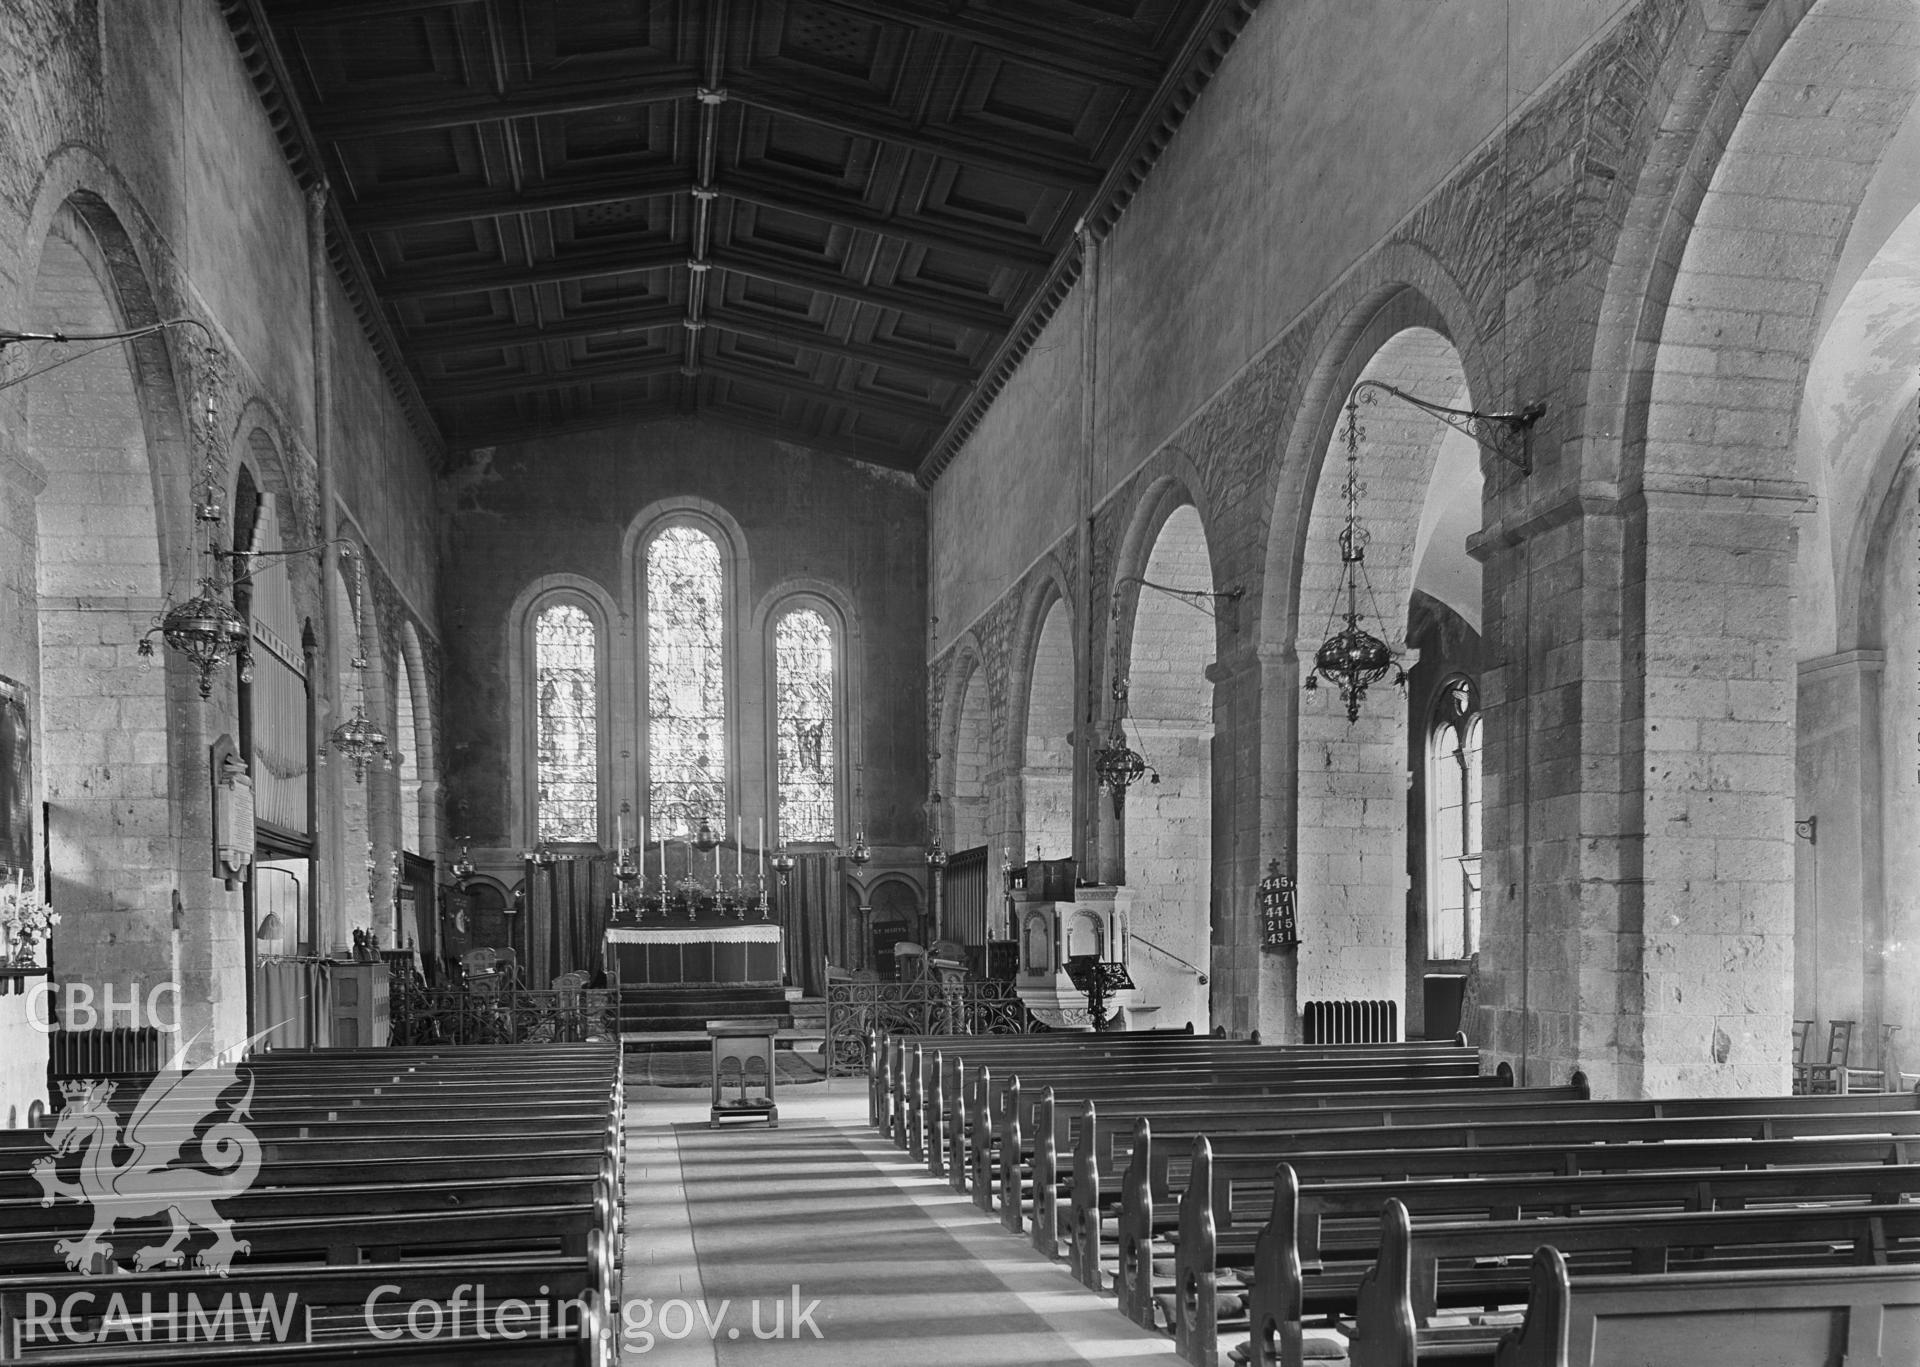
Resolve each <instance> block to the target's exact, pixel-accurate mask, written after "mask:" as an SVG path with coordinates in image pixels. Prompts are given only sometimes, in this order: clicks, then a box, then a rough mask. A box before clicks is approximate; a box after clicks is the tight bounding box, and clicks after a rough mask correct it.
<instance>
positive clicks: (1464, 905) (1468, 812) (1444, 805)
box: [1427, 675, 1481, 959]
mask: <svg viewBox="0 0 1920 1367" xmlns="http://www.w3.org/2000/svg"><path fill="white" fill-rule="evenodd" d="M1479 708H1480V699H1479V695H1478V693H1477V691H1476V690H1475V688H1474V686H1473V681H1472V680H1471V679H1469V678H1466V677H1465V676H1464V675H1462V676H1459V677H1456V678H1453V679H1450V680H1448V681H1447V683H1446V685H1445V686H1444V687H1442V689H1441V690H1440V697H1439V700H1438V705H1437V714H1436V716H1435V718H1434V724H1433V730H1432V731H1431V732H1430V733H1429V736H1428V748H1427V845H1428V867H1429V869H1430V876H1429V882H1428V886H1429V888H1430V895H1429V897H1428V903H1427V956H1428V957H1429V958H1433V959H1464V958H1466V957H1468V956H1469V955H1471V954H1472V953H1473V952H1474V951H1475V950H1477V949H1478V948H1479V947H1480V820H1481V804H1480V749H1481V726H1480V712H1479Z"/></svg>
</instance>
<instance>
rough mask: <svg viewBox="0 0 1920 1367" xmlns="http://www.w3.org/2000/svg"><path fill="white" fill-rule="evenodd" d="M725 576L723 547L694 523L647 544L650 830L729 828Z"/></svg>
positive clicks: (671, 834) (689, 832)
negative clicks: (709, 825)
mask: <svg viewBox="0 0 1920 1367" xmlns="http://www.w3.org/2000/svg"><path fill="white" fill-rule="evenodd" d="M724 595H725V580H724V578H723V576H722V574H721V569H720V548H719V546H717V545H715V544H714V540H713V538H712V537H710V536H708V535H707V534H706V533H704V532H701V531H699V530H697V529H695V528H693V527H668V528H667V529H666V530H665V531H663V532H661V533H660V535H658V536H656V537H655V538H654V539H653V540H652V542H651V543H649V544H648V546H647V764H648V776H649V789H650V791H649V793H648V808H649V811H650V813H651V817H652V821H653V830H654V833H656V834H658V835H663V836H668V837H678V836H687V835H692V834H693V833H695V832H696V831H698V830H699V829H700V823H701V822H702V821H703V820H704V821H706V822H708V823H709V824H711V825H712V827H713V829H714V830H715V831H724V830H726V827H727V745H726V738H727V688H726V677H725V664H724V651H723V650H722V649H721V643H722V641H723V640H724V639H725V636H724V632H725V628H726V623H725V620H724V617H725V609H724V601H723V600H724Z"/></svg>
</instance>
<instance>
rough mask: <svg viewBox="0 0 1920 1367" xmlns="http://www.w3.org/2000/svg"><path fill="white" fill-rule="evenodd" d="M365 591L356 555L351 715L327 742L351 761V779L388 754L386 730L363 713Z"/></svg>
mask: <svg viewBox="0 0 1920 1367" xmlns="http://www.w3.org/2000/svg"><path fill="white" fill-rule="evenodd" d="M365 592H366V570H365V569H364V567H363V563H362V561H361V560H360V559H358V558H356V559H355V560H354V562H353V642H354V656H353V660H352V665H353V677H354V680H355V684H354V688H355V697H354V703H353V715H352V716H351V717H348V718H347V719H346V720H345V721H343V722H341V723H340V725H338V726H336V727H334V728H333V732H332V734H331V735H330V736H328V738H327V739H328V743H329V744H331V745H332V746H333V748H334V749H335V750H336V751H337V752H339V754H341V755H342V756H343V757H345V759H346V760H347V762H348V763H350V764H352V765H353V781H354V782H355V783H363V782H365V781H366V777H367V770H368V769H369V768H374V769H378V768H379V767H381V766H382V765H383V764H385V763H386V762H387V760H388V758H389V757H390V756H391V755H392V753H393V752H392V751H391V750H390V749H388V748H387V733H386V732H385V731H382V730H381V729H380V724H379V723H378V722H376V721H374V720H373V718H371V717H369V716H368V715H367V656H366V633H365V626H364V619H363V616H362V614H361V611H360V603H361V599H362V598H363V597H364V596H365Z"/></svg>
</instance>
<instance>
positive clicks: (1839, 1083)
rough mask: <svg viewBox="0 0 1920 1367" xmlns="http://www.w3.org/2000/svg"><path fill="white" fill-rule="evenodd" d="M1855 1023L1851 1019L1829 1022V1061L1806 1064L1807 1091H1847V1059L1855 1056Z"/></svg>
mask: <svg viewBox="0 0 1920 1367" xmlns="http://www.w3.org/2000/svg"><path fill="white" fill-rule="evenodd" d="M1854 1024H1855V1022H1853V1021H1850V1020H1836V1021H1828V1022H1827V1061H1826V1062H1825V1063H1809V1064H1807V1065H1806V1070H1807V1086H1806V1090H1807V1091H1809V1092H1845V1091H1846V1090H1847V1061H1848V1060H1849V1059H1850V1058H1851V1057H1852V1056H1853V1027H1854Z"/></svg>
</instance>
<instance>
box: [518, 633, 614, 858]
mask: <svg viewBox="0 0 1920 1367" xmlns="http://www.w3.org/2000/svg"><path fill="white" fill-rule="evenodd" d="M599 652H600V642H599V638H598V634H597V633H596V632H595V630H594V625H593V619H592V618H591V617H589V616H588V615H587V613H586V611H585V610H584V609H583V608H581V607H580V606H579V605H578V604H576V603H555V604H554V605H553V606H551V607H548V608H546V609H544V610H543V611H542V612H541V613H540V615H539V616H538V617H536V618H535V619H534V624H533V681H534V699H535V704H534V705H535V713H534V752H535V764H536V781H537V792H538V798H537V803H536V812H537V818H536V822H535V825H536V827H537V831H538V838H539V839H540V840H541V841H542V842H546V841H555V842H566V841H577V842H587V841H594V840H598V839H599V837H600V699H599V666H600V661H599Z"/></svg>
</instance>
